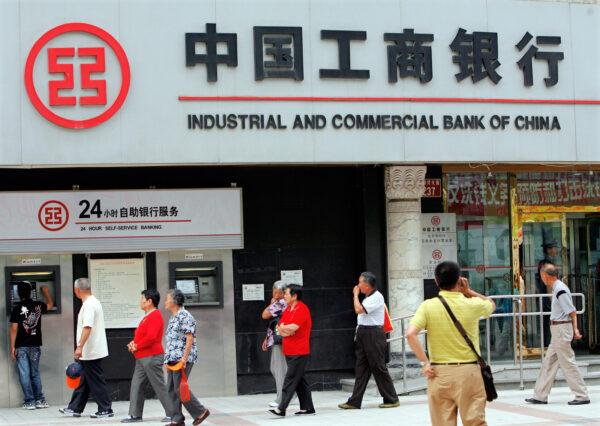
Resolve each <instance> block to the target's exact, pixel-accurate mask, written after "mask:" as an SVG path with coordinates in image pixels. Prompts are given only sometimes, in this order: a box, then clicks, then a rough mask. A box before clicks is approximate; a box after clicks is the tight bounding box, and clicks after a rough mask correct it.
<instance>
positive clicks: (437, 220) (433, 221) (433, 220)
mask: <svg viewBox="0 0 600 426" xmlns="http://www.w3.org/2000/svg"><path fill="white" fill-rule="evenodd" d="M441 222H442V221H441V219H440V217H439V216H432V217H431V224H432V225H433V226H438V225H439V224H440V223H441Z"/></svg>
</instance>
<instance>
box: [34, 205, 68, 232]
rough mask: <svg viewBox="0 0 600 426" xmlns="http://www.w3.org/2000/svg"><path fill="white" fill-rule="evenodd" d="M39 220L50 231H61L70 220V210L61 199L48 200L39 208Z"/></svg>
mask: <svg viewBox="0 0 600 426" xmlns="http://www.w3.org/2000/svg"><path fill="white" fill-rule="evenodd" d="M38 221H39V222H40V225H42V227H43V228H44V229H47V230H48V231H60V230H61V229H63V228H64V227H65V226H67V223H68V222H69V210H68V209H67V206H65V205H64V203H61V202H60V201H57V200H50V201H46V202H45V203H44V204H42V206H41V207H40V209H39V210H38Z"/></svg>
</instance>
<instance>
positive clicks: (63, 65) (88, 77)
mask: <svg viewBox="0 0 600 426" xmlns="http://www.w3.org/2000/svg"><path fill="white" fill-rule="evenodd" d="M129 82H130V70H129V61H128V60H127V55H126V54H125V51H124V50H123V48H122V47H121V45H120V44H119V42H118V41H117V40H116V39H115V38H114V37H113V36H112V35H110V34H109V33H107V32H106V31H104V30H103V29H101V28H99V27H96V26H94V25H90V24H85V23H69V24H64V25H60V26H58V27H56V28H53V29H51V30H50V31H48V32H46V33H45V34H44V35H42V36H41V37H40V39H39V40H38V41H36V42H35V44H34V45H33V47H32V48H31V51H30V52H29V56H28V57H27V62H26V64H25V88H26V89H27V95H28V96H29V99H30V100H31V103H32V104H33V106H34V107H35V108H36V109H37V110H38V112H39V113H40V114H41V115H42V116H43V117H45V118H46V119H47V120H49V121H51V122H52V123H54V124H57V125H59V126H62V127H67V128H70V129H85V128H88V127H93V126H97V125H98V124H100V123H103V122H104V121H106V120H108V119H109V118H111V117H112V116H113V115H114V114H115V113H116V112H117V111H118V110H119V108H121V106H122V105H123V102H125V98H126V97H127V92H128V91H129Z"/></svg>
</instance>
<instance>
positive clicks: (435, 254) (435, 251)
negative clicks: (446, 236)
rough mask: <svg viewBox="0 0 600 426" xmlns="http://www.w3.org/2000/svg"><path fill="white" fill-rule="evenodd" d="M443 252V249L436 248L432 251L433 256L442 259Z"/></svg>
mask: <svg viewBox="0 0 600 426" xmlns="http://www.w3.org/2000/svg"><path fill="white" fill-rule="evenodd" d="M442 256H443V254H442V251H441V250H434V251H432V252H431V257H432V258H433V259H434V260H440V259H441V258H442Z"/></svg>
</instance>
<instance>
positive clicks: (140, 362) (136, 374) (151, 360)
mask: <svg viewBox="0 0 600 426" xmlns="http://www.w3.org/2000/svg"><path fill="white" fill-rule="evenodd" d="M159 301H160V294H159V293H158V291H156V290H154V289H148V290H144V291H142V298H141V300H140V307H141V308H142V310H143V311H144V312H145V313H146V315H145V316H144V318H142V320H141V321H140V324H139V325H138V328H136V330H135V334H134V338H133V340H132V341H131V342H129V344H128V345H127V349H129V352H131V353H132V354H133V356H134V357H135V370H134V371H133V377H132V378H131V391H130V395H129V417H126V418H124V419H123V420H121V423H137V422H141V421H142V413H143V411H144V400H145V397H144V388H145V386H146V383H147V382H150V385H151V386H152V389H154V392H155V393H156V396H157V397H158V399H159V400H160V403H161V404H162V406H163V408H164V409H165V412H166V413H167V416H169V417H170V416H171V413H172V409H171V403H170V402H169V401H170V400H169V398H168V396H167V387H166V385H165V381H164V376H163V361H164V352H165V351H164V349H163V345H162V339H163V330H164V327H165V323H164V321H163V317H162V314H161V313H160V311H159V310H158V309H157V306H158V302H159Z"/></svg>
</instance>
